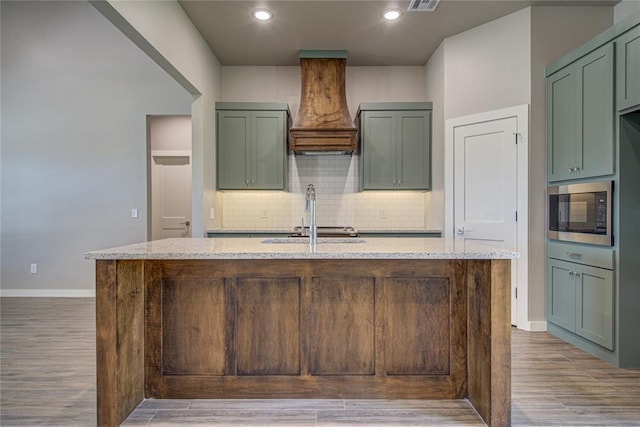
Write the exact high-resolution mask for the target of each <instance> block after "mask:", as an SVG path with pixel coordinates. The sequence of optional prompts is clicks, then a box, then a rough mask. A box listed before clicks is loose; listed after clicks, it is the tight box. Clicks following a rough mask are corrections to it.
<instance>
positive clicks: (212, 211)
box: [209, 208, 216, 219]
mask: <svg viewBox="0 0 640 427" xmlns="http://www.w3.org/2000/svg"><path fill="white" fill-rule="evenodd" d="M209 219H216V208H211V209H209Z"/></svg>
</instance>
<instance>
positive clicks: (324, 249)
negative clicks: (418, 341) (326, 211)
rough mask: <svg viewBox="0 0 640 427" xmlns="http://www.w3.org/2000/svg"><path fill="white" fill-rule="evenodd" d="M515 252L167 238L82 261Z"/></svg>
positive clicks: (419, 244) (445, 245) (434, 243)
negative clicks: (314, 245)
mask: <svg viewBox="0 0 640 427" xmlns="http://www.w3.org/2000/svg"><path fill="white" fill-rule="evenodd" d="M519 256H520V254H519V253H518V252H513V251H507V250H503V249H499V248H493V247H489V246H482V245H478V244H474V243H471V242H464V241H462V240H453V239H444V238H434V237H430V238H429V237H427V238H420V237H411V238H402V237H400V238H395V239H388V238H384V237H375V238H373V237H372V238H369V237H367V238H359V237H356V238H349V239H342V238H319V239H318V245H317V250H316V251H315V252H312V251H311V250H310V248H309V239H308V238H305V237H294V238H283V239H268V238H243V239H235V238H173V239H163V240H155V241H151V242H144V243H137V244H134V245H128V246H121V247H117V248H111V249H104V250H98V251H93V252H88V253H86V254H85V255H84V257H85V259H111V260H113V259H514V258H519Z"/></svg>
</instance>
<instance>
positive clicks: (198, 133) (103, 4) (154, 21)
mask: <svg viewBox="0 0 640 427" xmlns="http://www.w3.org/2000/svg"><path fill="white" fill-rule="evenodd" d="M92 3H93V5H94V6H95V7H96V8H97V9H98V10H99V11H100V12H101V13H102V14H104V15H105V16H106V17H107V18H108V19H109V20H110V21H111V22H112V23H113V24H114V25H115V26H116V27H117V28H119V29H120V30H121V31H122V32H123V33H124V34H126V35H127V37H129V38H130V39H131V40H132V41H133V42H134V43H135V44H136V45H138V47H140V48H141V49H142V50H143V51H144V52H145V53H146V54H147V55H149V57H151V58H152V59H153V60H154V61H156V62H157V63H158V64H159V65H160V66H161V67H162V68H163V69H164V70H165V71H167V72H168V73H169V74H170V75H171V76H173V77H174V78H175V79H176V80H177V81H178V83H180V84H181V85H182V86H183V87H184V88H185V89H187V90H188V91H189V92H190V93H191V94H192V95H194V98H193V104H192V105H191V120H192V138H193V140H192V153H193V157H192V159H193V179H192V187H193V188H192V209H191V210H192V233H193V235H194V237H198V236H200V237H201V236H203V235H204V233H205V230H206V229H207V228H211V227H214V226H216V225H219V221H217V220H210V219H209V215H208V212H209V210H210V208H215V207H216V195H215V173H214V165H215V149H214V144H215V110H214V108H213V105H214V103H215V101H217V100H219V98H220V92H221V89H220V72H221V70H220V62H219V61H218V58H216V56H215V55H214V54H213V52H211V49H210V48H209V45H208V44H207V43H206V42H205V41H204V39H203V38H202V36H201V35H200V33H199V32H198V31H197V30H196V29H195V27H194V26H193V23H192V22H191V20H190V19H189V18H188V17H187V15H186V14H185V13H184V10H183V9H182V7H181V6H180V5H179V4H178V2H177V1H174V0H167V1H94V2H92Z"/></svg>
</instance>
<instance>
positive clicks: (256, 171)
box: [251, 111, 287, 190]
mask: <svg viewBox="0 0 640 427" xmlns="http://www.w3.org/2000/svg"><path fill="white" fill-rule="evenodd" d="M252 119H253V141H252V143H253V145H252V150H251V152H252V158H251V161H252V165H251V171H252V176H251V187H252V188H254V189H260V190H282V189H284V185H285V176H284V173H285V170H286V168H285V155H283V153H286V152H287V147H286V138H285V128H284V123H285V112H284V111H259V112H256V113H254V114H253V115H252Z"/></svg>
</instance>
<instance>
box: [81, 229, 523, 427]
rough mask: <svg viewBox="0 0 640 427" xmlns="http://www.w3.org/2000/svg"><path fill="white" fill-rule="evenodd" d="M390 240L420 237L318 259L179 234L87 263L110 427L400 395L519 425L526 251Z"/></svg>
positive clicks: (101, 403)
mask: <svg viewBox="0 0 640 427" xmlns="http://www.w3.org/2000/svg"><path fill="white" fill-rule="evenodd" d="M234 240H235V241H237V240H241V241H243V242H244V243H245V244H246V245H248V248H247V247H246V248H245V249H244V252H242V251H241V250H240V249H239V248H236V247H235V245H237V244H238V243H237V242H235V241H234ZM393 240H398V241H401V240H408V241H409V242H406V246H407V247H406V248H405V249H404V251H398V250H396V249H393V250H392V251H389V249H388V248H387V249H384V248H385V246H388V245H389V244H388V243H387V242H388V241H389V239H367V242H366V243H362V244H332V243H320V245H319V249H318V251H317V252H315V253H311V252H309V250H308V246H307V245H305V244H302V243H300V244H296V243H288V244H280V245H277V247H276V248H275V250H274V248H273V246H274V245H271V246H270V245H269V244H266V243H262V242H261V241H260V239H167V240H163V241H157V242H149V243H145V244H140V245H132V246H129V247H123V248H116V249H113V250H107V251H97V252H91V253H89V254H87V255H86V257H87V258H92V259H96V311H97V313H96V316H97V317H96V319H97V387H98V388H97V397H98V424H99V425H108V426H112V425H119V424H120V423H122V422H123V421H124V420H125V419H126V417H127V416H128V415H129V414H130V413H131V411H133V410H134V409H135V408H136V406H137V405H138V404H140V402H142V401H143V400H144V399H145V398H156V399H180V398H186V399H196V398H261V399H263V398H279V399H282V398H345V399H347V398H349V399H357V398H367V399H371V398H387V399H469V401H470V402H471V404H472V405H473V406H474V407H475V408H476V410H477V411H478V413H479V414H480V415H481V417H482V418H483V419H484V420H485V421H486V422H487V424H490V425H497V426H501V425H509V424H510V420H511V396H510V395H511V385H510V384H511V366H510V365H511V346H510V340H511V338H510V306H511V301H510V268H511V261H510V258H515V257H517V254H514V253H512V252H505V251H500V250H497V249H489V248H482V249H478V248H481V247H479V246H477V247H474V250H473V251H471V250H469V245H468V244H467V245H466V246H465V248H464V250H459V249H458V250H456V247H455V245H456V244H458V245H461V244H462V243H456V242H452V241H449V240H444V239H393ZM378 241H383V242H385V243H386V244H384V243H381V242H378ZM395 244H399V243H398V242H396V243H395ZM252 245H253V246H255V247H256V248H257V249H252V248H251V246H252ZM264 246H267V248H265V247H264ZM282 246H286V247H285V248H283V247H282ZM344 246H348V247H347V248H344ZM171 247H173V248H174V249H173V250H170V248H171ZM140 248H143V249H142V250H141V249H140ZM434 248H435V249H434Z"/></svg>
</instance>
